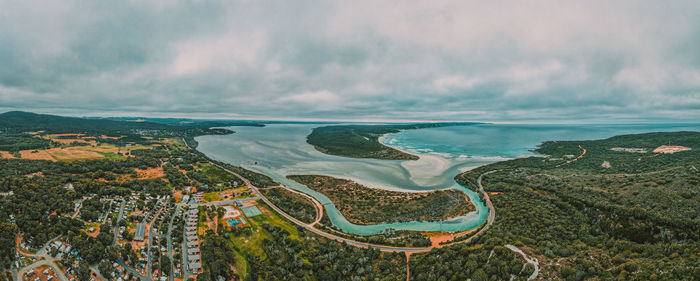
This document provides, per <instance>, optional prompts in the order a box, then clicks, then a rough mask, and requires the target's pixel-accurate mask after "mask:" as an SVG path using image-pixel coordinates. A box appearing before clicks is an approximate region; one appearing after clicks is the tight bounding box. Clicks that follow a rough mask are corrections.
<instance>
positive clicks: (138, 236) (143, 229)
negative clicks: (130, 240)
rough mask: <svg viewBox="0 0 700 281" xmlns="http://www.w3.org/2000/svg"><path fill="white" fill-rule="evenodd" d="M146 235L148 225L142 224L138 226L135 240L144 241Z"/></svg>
mask: <svg viewBox="0 0 700 281" xmlns="http://www.w3.org/2000/svg"><path fill="white" fill-rule="evenodd" d="M145 235H146V223H144V222H140V223H139V224H137V225H136V233H134V240H136V241H143V239H144V236H145Z"/></svg>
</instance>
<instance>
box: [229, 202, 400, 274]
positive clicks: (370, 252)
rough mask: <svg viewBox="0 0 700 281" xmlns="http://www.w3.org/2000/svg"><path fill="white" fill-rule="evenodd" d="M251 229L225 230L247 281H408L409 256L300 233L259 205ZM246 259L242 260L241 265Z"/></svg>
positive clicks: (265, 207)
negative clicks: (259, 212) (407, 257)
mask: <svg viewBox="0 0 700 281" xmlns="http://www.w3.org/2000/svg"><path fill="white" fill-rule="evenodd" d="M258 207H259V208H261V209H263V213H264V215H262V216H256V217H253V218H249V223H250V224H251V228H244V229H234V230H232V231H225V232H224V233H222V234H220V236H223V237H228V238H229V239H230V241H231V243H232V245H233V250H232V252H229V253H230V254H231V256H233V257H235V262H234V264H235V265H236V268H237V270H239V273H244V274H242V275H240V278H241V279H242V280H386V281H389V280H396V281H398V280H406V257H405V256H404V255H403V254H396V253H382V252H380V251H379V250H376V249H362V248H357V247H353V246H348V245H344V244H341V243H338V242H335V241H332V240H328V239H326V238H323V237H320V236H317V235H315V234H313V233H310V232H307V231H306V230H305V229H303V228H297V227H296V226H295V225H293V224H291V223H290V222H289V221H286V220H284V219H282V218H281V217H279V216H278V215H277V214H275V213H274V212H273V211H272V210H271V209H270V208H269V207H268V206H266V205H264V204H262V203H261V202H259V204H258ZM240 259H243V260H240Z"/></svg>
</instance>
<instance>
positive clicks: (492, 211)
mask: <svg viewBox="0 0 700 281" xmlns="http://www.w3.org/2000/svg"><path fill="white" fill-rule="evenodd" d="M188 147H189V146H188ZM211 163H212V164H213V165H215V166H217V167H219V168H221V169H223V170H224V171H227V172H229V173H231V174H233V175H234V176H237V177H239V178H240V179H242V180H243V181H244V182H245V183H246V185H247V186H248V188H250V189H251V190H252V191H253V192H254V193H255V194H257V195H258V196H259V197H260V199H262V200H263V202H265V203H266V204H267V205H268V206H270V208H272V209H273V210H275V212H277V213H278V214H280V215H281V216H283V217H284V218H286V219H287V220H289V221H291V222H293V223H294V224H296V225H298V226H301V227H303V228H305V229H306V230H308V231H311V232H313V233H316V234H318V235H321V236H323V237H326V238H328V239H332V240H335V241H338V242H345V243H346V244H348V245H352V246H356V247H361V248H369V247H373V248H377V249H379V250H381V251H384V252H405V253H423V252H429V251H430V250H431V249H433V248H439V247H445V246H450V245H455V244H461V243H467V242H470V241H471V240H473V239H474V238H476V237H477V236H479V235H480V234H481V233H483V232H484V231H486V230H487V229H488V228H489V227H490V226H491V225H492V224H493V222H494V220H495V219H496V210H495V208H494V207H493V204H492V203H491V198H490V197H489V195H488V194H487V193H486V191H484V187H483V186H482V185H481V179H482V178H483V176H484V175H486V174H490V173H493V172H496V171H495V170H494V171H489V172H486V173H483V174H481V175H479V178H478V180H477V183H478V185H479V190H480V191H481V193H483V194H484V199H485V200H486V202H485V203H486V206H487V207H488V209H489V217H488V219H487V223H486V225H485V226H484V227H482V228H481V229H480V230H479V231H478V232H476V233H475V234H474V235H472V236H471V237H469V238H467V239H465V240H461V241H456V242H452V243H446V244H443V245H440V246H430V247H395V246H386V245H377V244H372V243H366V242H360V241H356V240H352V239H348V238H344V237H340V236H337V235H333V234H330V233H328V232H324V231H322V230H319V229H316V228H314V227H313V226H311V225H308V224H306V223H304V222H302V221H299V220H297V219H296V218H294V217H292V216H290V215H289V214H287V213H285V212H284V211H282V210H281V209H280V208H278V207H277V206H275V204H272V202H270V200H269V199H267V198H266V197H265V196H264V195H262V193H260V191H259V190H258V188H257V187H256V186H254V185H253V184H252V183H251V182H250V180H248V179H247V178H245V177H243V176H241V175H239V174H238V173H236V172H234V171H231V170H229V169H227V168H225V167H223V166H221V165H219V164H217V163H214V162H211ZM183 256H184V255H183ZM185 280H187V278H185Z"/></svg>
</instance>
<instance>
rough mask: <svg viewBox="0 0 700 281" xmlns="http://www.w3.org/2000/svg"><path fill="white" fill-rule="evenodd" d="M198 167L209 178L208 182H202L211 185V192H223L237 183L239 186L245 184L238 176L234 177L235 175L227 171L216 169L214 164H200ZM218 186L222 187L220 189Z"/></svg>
mask: <svg viewBox="0 0 700 281" xmlns="http://www.w3.org/2000/svg"><path fill="white" fill-rule="evenodd" d="M197 167H198V168H199V169H198V170H199V171H200V172H201V173H202V174H203V175H204V176H205V177H206V178H207V180H205V181H202V183H205V184H208V185H210V186H209V190H211V189H218V190H222V189H226V188H230V187H231V186H233V183H234V182H237V183H238V184H243V180H241V179H240V178H238V177H237V176H234V175H233V174H231V173H229V172H227V171H225V170H224V169H221V168H219V167H216V166H214V165H212V164H209V163H207V164H199V165H197ZM218 185H221V187H219V186H218Z"/></svg>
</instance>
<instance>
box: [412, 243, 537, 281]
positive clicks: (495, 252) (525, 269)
mask: <svg viewBox="0 0 700 281" xmlns="http://www.w3.org/2000/svg"><path fill="white" fill-rule="evenodd" d="M500 242H501V241H499V240H497V239H492V240H489V241H487V242H486V243H484V244H479V245H476V246H462V247H460V249H459V251H458V252H457V251H455V250H454V249H453V248H451V247H450V248H439V249H435V250H433V251H432V252H430V254H427V255H426V254H423V255H421V254H418V255H413V256H412V258H411V272H413V274H412V275H411V280H468V279H469V278H471V280H474V281H487V280H514V281H519V280H523V281H524V280H527V277H528V276H529V275H530V274H531V273H532V272H533V271H534V267H532V266H531V265H528V264H527V263H526V262H525V260H524V259H523V258H522V256H520V255H519V254H516V253H514V252H512V251H511V250H509V249H508V248H506V247H503V246H502V245H498V244H499V243H500ZM511 275H512V276H513V277H514V278H513V279H511Z"/></svg>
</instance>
